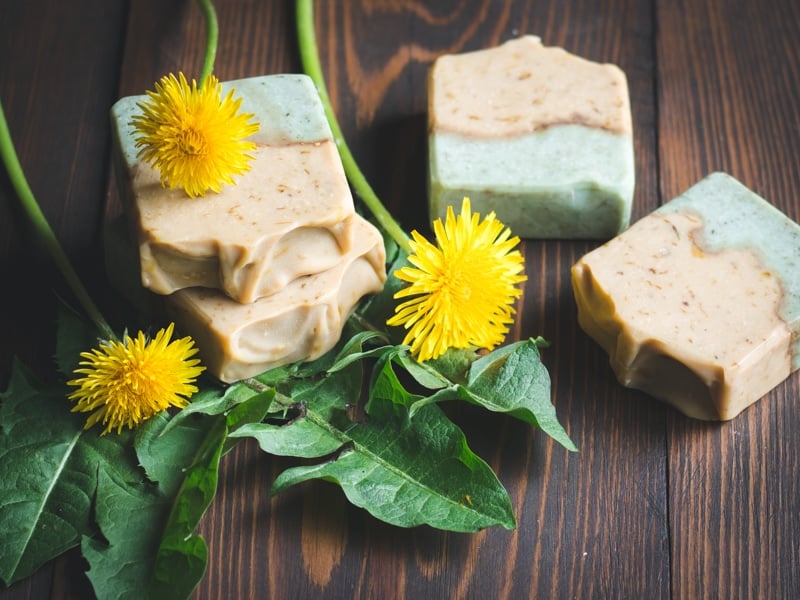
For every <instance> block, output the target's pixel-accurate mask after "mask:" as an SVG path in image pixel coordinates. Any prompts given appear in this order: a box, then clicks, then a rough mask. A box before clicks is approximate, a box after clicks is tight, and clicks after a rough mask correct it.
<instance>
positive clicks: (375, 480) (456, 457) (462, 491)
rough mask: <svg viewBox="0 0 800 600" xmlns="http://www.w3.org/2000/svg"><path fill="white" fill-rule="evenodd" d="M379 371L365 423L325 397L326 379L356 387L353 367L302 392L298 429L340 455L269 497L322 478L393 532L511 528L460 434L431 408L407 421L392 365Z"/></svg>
mask: <svg viewBox="0 0 800 600" xmlns="http://www.w3.org/2000/svg"><path fill="white" fill-rule="evenodd" d="M379 363H380V365H382V366H380V365H379V366H376V369H377V370H378V373H377V376H376V377H375V381H374V385H373V387H372V393H371V397H370V399H369V402H368V404H367V406H368V410H369V415H368V418H367V419H366V420H365V421H363V422H361V421H358V420H356V421H354V420H351V419H350V418H348V417H347V415H346V413H345V411H344V409H343V408H342V407H341V405H340V404H339V403H338V402H337V398H338V397H340V396H337V395H336V394H335V392H334V393H332V394H331V393H328V392H326V390H328V389H329V386H328V385H327V384H328V383H330V380H331V379H344V380H347V381H351V382H352V381H353V380H356V381H360V379H361V370H360V366H359V365H358V364H355V363H354V364H353V365H350V366H349V367H348V368H347V369H345V370H343V371H340V372H337V373H335V374H334V375H331V376H329V377H328V378H326V379H325V380H324V383H325V384H326V385H324V386H323V385H318V387H317V388H315V389H314V392H315V394H310V393H308V391H309V390H305V393H306V395H305V400H304V408H305V412H304V414H303V415H302V417H298V421H300V420H302V421H306V422H309V423H311V424H312V425H314V426H316V427H317V428H318V429H320V430H324V431H326V432H327V433H328V434H329V437H330V440H338V442H339V448H340V449H341V452H340V453H339V455H338V456H337V457H336V458H335V459H334V460H331V461H329V462H326V463H323V464H320V465H311V466H301V467H295V468H292V469H288V470H287V471H284V472H283V473H282V474H281V475H280V476H279V477H278V478H277V479H276V481H275V483H274V486H273V489H272V493H273V494H275V493H279V492H280V491H282V490H284V489H286V488H287V487H289V486H291V485H294V484H297V483H300V482H303V481H307V480H309V479H315V478H322V479H326V480H329V481H334V482H336V483H338V484H339V485H341V487H342V489H343V491H344V493H345V495H346V496H347V497H348V499H349V500H350V501H351V502H353V503H354V504H355V505H357V506H360V507H362V508H364V509H366V510H367V511H368V512H370V513H371V514H372V515H373V516H375V517H377V518H379V519H381V520H383V521H386V522H388V523H391V524H393V525H398V526H401V527H412V526H416V525H421V524H428V525H431V526H432V527H437V528H440V529H446V530H452V531H477V530H479V529H482V528H484V527H489V526H492V525H502V526H503V527H506V528H513V527H514V526H515V521H514V515H513V511H512V508H511V501H510V499H509V498H508V493H507V492H506V490H505V488H503V486H502V484H501V483H500V482H499V481H498V479H497V477H496V476H495V474H494V473H493V472H492V470H491V468H489V466H488V465H487V464H486V463H485V462H484V461H483V460H481V459H480V458H479V457H478V456H477V455H475V454H474V453H473V452H472V451H471V450H470V449H469V447H468V446H467V443H466V440H465V438H464V434H463V433H462V432H461V430H460V429H459V428H458V427H457V426H456V425H455V424H453V423H452V422H451V421H450V420H449V419H447V417H446V416H445V415H444V413H443V412H441V411H440V410H439V409H438V408H437V407H436V406H429V407H426V408H424V409H423V410H421V411H420V413H419V414H418V415H417V418H415V419H413V420H412V419H409V417H408V411H407V407H406V406H407V404H408V403H409V402H410V401H411V398H409V397H408V396H409V395H408V394H407V392H405V390H404V389H403V388H402V386H400V385H399V382H398V381H397V378H396V375H395V373H394V371H393V370H392V368H391V365H392V361H391V360H381V361H379ZM351 385H352V384H351ZM334 387H336V386H334ZM290 431H291V430H290ZM295 431H296V432H299V429H298V430H295Z"/></svg>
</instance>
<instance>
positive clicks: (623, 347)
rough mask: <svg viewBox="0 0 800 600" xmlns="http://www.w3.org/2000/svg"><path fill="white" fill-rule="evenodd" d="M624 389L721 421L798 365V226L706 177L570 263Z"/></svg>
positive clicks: (580, 299) (718, 177)
mask: <svg viewBox="0 0 800 600" xmlns="http://www.w3.org/2000/svg"><path fill="white" fill-rule="evenodd" d="M572 279H573V288H574V291H575V298H576V301H577V305H578V319H579V322H580V325H581V327H582V328H583V329H584V330H585V331H586V332H587V333H588V334H589V335H590V336H591V337H593V338H594V339H595V340H596V341H597V342H598V343H599V344H600V345H601V346H602V347H603V348H604V349H605V350H606V352H608V354H609V358H610V362H611V366H612V368H613V369H614V371H615V373H616V375H617V378H618V379H619V380H620V382H621V383H622V384H623V385H626V386H629V387H633V388H637V389H641V390H644V391H646V392H648V393H649V394H651V395H652V396H654V397H657V398H660V399H662V400H665V401H666V402H669V403H670V404H672V405H673V406H675V407H676V408H677V409H678V410H680V411H682V412H684V413H685V414H687V415H689V416H691V417H696V418H700V419H709V420H717V419H718V420H727V419H731V418H733V417H734V416H736V415H737V414H738V413H739V412H741V411H742V410H743V409H745V408H746V407H747V406H749V405H751V404H752V403H753V402H755V401H757V400H758V399H760V398H761V397H763V396H764V395H765V394H766V393H767V392H769V391H770V390H771V389H772V388H773V387H775V386H776V385H778V384H779V383H781V382H782V381H783V380H784V379H786V378H787V377H788V376H789V375H790V374H791V373H792V372H793V371H796V370H798V369H799V368H800V226H798V224H797V223H795V222H794V221H792V220H791V219H789V218H788V217H787V216H786V215H784V214H783V213H781V212H780V211H778V210H777V209H776V208H775V207H774V206H773V205H772V204H770V203H769V202H767V201H766V200H764V199H763V198H761V197H759V196H758V195H757V194H755V193H754V192H752V191H750V190H749V189H748V188H746V187H745V186H744V185H742V184H741V183H739V182H738V181H737V180H735V179H734V178H733V177H731V176H729V175H726V174H724V173H714V174H712V175H709V176H708V177H706V178H705V179H703V180H702V181H700V182H699V183H697V184H696V185H694V186H693V187H691V188H690V189H689V190H687V191H686V192H685V193H683V194H682V195H681V196H679V197H677V198H675V199H674V200H672V201H670V202H668V203H667V204H665V205H664V206H662V207H661V208H659V209H658V210H656V211H655V212H653V213H651V214H650V215H648V216H647V217H645V218H643V219H641V220H640V221H638V222H637V223H636V224H634V225H633V226H632V227H631V228H630V229H628V230H627V231H626V232H624V233H623V234H621V235H619V236H618V237H616V238H614V239H613V240H611V241H610V242H608V243H606V244H605V245H603V246H601V247H600V248H598V249H596V250H594V251H592V252H590V253H589V254H587V255H586V256H584V257H583V258H581V259H580V260H579V261H578V262H577V263H576V264H575V265H574V266H573V268H572Z"/></svg>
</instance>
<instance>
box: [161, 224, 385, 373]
mask: <svg viewBox="0 0 800 600" xmlns="http://www.w3.org/2000/svg"><path fill="white" fill-rule="evenodd" d="M355 223H356V224H355V227H354V232H353V233H354V236H353V240H354V241H353V244H352V245H351V247H350V249H349V250H348V252H346V253H345V254H344V255H343V257H342V259H341V260H340V261H339V262H338V263H337V264H336V265H334V266H333V267H332V268H330V269H328V270H326V271H323V272H321V273H316V274H313V275H307V276H305V277H301V278H298V279H295V280H294V281H292V282H291V283H290V284H289V285H287V286H286V287H285V288H283V289H282V290H280V291H279V292H276V293H275V294H272V295H270V296H266V297H264V298H260V299H259V300H256V301H255V302H252V303H250V304H240V303H238V302H236V301H234V300H232V299H230V298H229V297H227V296H226V295H225V294H223V293H221V292H219V291H217V290H213V289H208V288H189V289H184V290H179V291H177V292H175V293H174V294H172V295H170V296H169V297H167V298H166V306H167V312H168V314H169V315H170V316H171V317H172V318H173V319H174V320H175V323H176V325H177V328H178V330H179V331H181V332H182V333H184V334H188V335H190V336H192V338H194V340H195V341H196V342H197V345H198V348H199V349H200V358H201V359H202V360H203V364H204V365H205V366H206V367H207V368H208V371H209V373H211V374H213V375H215V376H216V377H217V378H219V379H220V380H222V381H224V382H228V383H231V382H234V381H238V380H240V379H244V378H246V377H252V376H254V375H258V374H259V373H262V372H264V371H266V370H267V369H271V368H273V367H277V366H280V365H283V364H287V363H290V362H295V361H299V360H314V359H315V358H318V357H320V356H321V355H322V354H324V353H325V352H327V351H328V350H330V349H331V348H333V346H334V345H335V344H336V342H337V341H338V340H339V337H340V335H341V331H342V327H343V325H344V321H345V320H346V319H347V317H348V316H349V315H350V313H351V311H352V310H353V309H354V307H355V306H356V304H357V303H358V301H359V300H360V299H361V298H362V297H363V296H365V295H367V294H371V293H377V292H379V291H380V290H381V289H383V284H384V282H385V280H386V273H385V269H384V264H385V260H386V256H385V251H384V246H383V239H382V237H381V235H380V232H378V230H377V229H376V228H375V227H374V226H373V225H371V224H370V223H369V222H367V221H365V220H364V219H362V218H361V217H357V219H356V222H355Z"/></svg>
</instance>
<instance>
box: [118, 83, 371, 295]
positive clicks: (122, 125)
mask: <svg viewBox="0 0 800 600" xmlns="http://www.w3.org/2000/svg"><path fill="white" fill-rule="evenodd" d="M222 87H223V95H225V94H227V93H228V91H229V90H231V89H233V90H234V97H235V98H241V100H242V104H241V111H242V112H245V113H251V114H253V115H254V119H255V120H256V121H258V123H259V124H260V129H259V131H258V132H257V133H256V134H254V135H253V136H252V137H251V138H249V139H250V140H251V141H253V142H254V143H255V144H256V150H255V151H254V152H253V153H252V155H253V157H254V159H253V161H252V163H251V168H250V170H249V171H248V172H247V173H245V174H243V175H242V176H240V177H237V178H236V185H234V186H225V187H223V190H222V191H221V192H220V193H214V192H209V193H207V194H206V195H205V196H202V197H199V198H189V197H188V196H187V195H186V194H185V192H184V191H183V190H180V189H174V190H169V189H164V188H162V186H161V184H160V179H159V175H158V173H157V172H156V171H155V170H154V169H152V168H151V167H150V166H149V165H148V164H146V163H144V162H143V161H141V160H139V159H137V157H136V154H137V149H136V148H135V140H134V137H133V129H132V127H131V125H130V121H131V117H132V116H133V115H134V114H136V113H137V112H138V111H139V110H140V109H138V108H137V103H139V102H141V101H142V100H144V99H145V98H146V97H145V96H129V97H126V98H122V99H121V100H119V101H118V102H117V103H116V104H115V105H114V106H113V108H112V111H111V115H112V123H113V128H112V130H113V132H114V141H115V144H114V146H115V150H116V151H115V159H116V165H117V171H118V179H120V181H121V182H122V183H121V185H120V186H119V187H120V189H121V191H122V196H123V203H124V204H125V206H126V209H127V212H128V214H129V220H130V222H131V223H132V224H133V225H134V229H135V233H136V236H137V238H138V243H139V254H140V258H141V275H142V283H143V285H144V286H145V287H147V288H149V289H150V290H152V291H154V292H156V293H159V294H170V293H172V292H174V291H175V290H178V289H183V288H185V287H192V286H203V287H213V288H218V289H221V290H223V291H224V293H226V294H227V295H228V296H230V297H231V298H233V299H234V300H236V301H238V302H253V301H254V300H256V299H257V298H259V297H263V296H267V295H270V294H272V293H275V292H277V291H279V290H280V289H282V288H283V287H284V286H286V285H287V284H288V283H289V282H291V281H292V280H294V279H295V278H297V277H301V276H304V275H308V274H313V273H318V272H321V271H324V270H326V269H329V268H331V267H333V266H335V265H336V264H337V263H338V262H339V261H340V260H341V259H342V256H343V255H344V254H345V253H346V252H347V251H348V249H349V247H350V246H351V244H352V242H353V240H352V236H353V231H354V227H356V221H358V219H356V218H355V211H354V206H353V199H352V196H351V194H350V189H349V187H348V184H347V180H346V177H345V174H344V169H343V168H342V164H341V160H340V159H339V155H338V152H337V149H336V145H335V143H334V141H333V139H332V136H331V132H330V128H329V126H328V124H327V121H326V119H325V114H324V111H323V108H322V104H321V102H320V100H319V95H318V94H317V91H316V89H315V88H314V85H313V83H312V81H311V80H310V78H308V77H307V76H305V75H268V76H263V77H253V78H248V79H241V80H236V81H229V82H224V83H223V84H222Z"/></svg>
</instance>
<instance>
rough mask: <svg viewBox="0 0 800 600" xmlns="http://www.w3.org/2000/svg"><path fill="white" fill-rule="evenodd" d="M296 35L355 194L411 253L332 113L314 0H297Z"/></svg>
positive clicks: (389, 232) (405, 239)
mask: <svg viewBox="0 0 800 600" xmlns="http://www.w3.org/2000/svg"><path fill="white" fill-rule="evenodd" d="M297 38H298V42H299V45H300V59H301V61H302V62H303V70H304V71H305V73H306V75H308V76H309V77H311V79H312V80H313V81H314V84H315V85H316V86H317V91H318V92H319V96H320V100H322V106H323V108H324V109H325V116H326V117H327V118H328V123H329V125H330V127H331V133H333V139H334V141H335V142H336V147H337V148H338V149H339V156H340V157H341V159H342V165H343V166H344V171H345V173H346V174H347V178H348V179H349V180H350V183H351V184H352V186H353V189H354V190H355V191H356V194H358V196H359V197H360V198H361V200H362V201H363V202H364V204H365V205H366V206H367V208H368V209H369V210H370V211H371V212H372V214H373V216H374V217H375V220H376V221H378V224H379V225H380V226H381V227H383V229H384V231H386V233H388V234H389V236H391V238H392V239H393V240H394V241H395V242H397V244H398V245H399V246H400V247H401V248H403V250H405V251H406V252H408V253H409V254H410V253H411V246H410V245H409V243H408V234H407V233H406V232H405V231H403V228H402V227H400V225H399V224H398V223H397V221H395V220H394V217H392V215H391V214H390V213H389V211H388V210H386V207H385V206H384V205H383V204H382V203H381V201H380V200H379V199H378V196H377V195H376V194H375V192H374V191H373V190H372V187H370V185H369V182H367V178H366V177H364V174H363V173H362V172H361V169H359V167H358V163H356V159H355V158H354V157H353V154H352V153H351V152H350V149H349V148H348V147H347V143H346V142H345V139H344V136H343V135H342V130H341V128H340V127H339V122H338V121H337V120H336V114H335V113H334V112H333V106H332V105H331V100H330V97H329V96H328V89H327V87H326V86H325V78H324V76H323V74H322V66H321V65H320V62H319V52H318V51H317V40H316V33H315V31H314V2H313V0H297Z"/></svg>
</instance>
